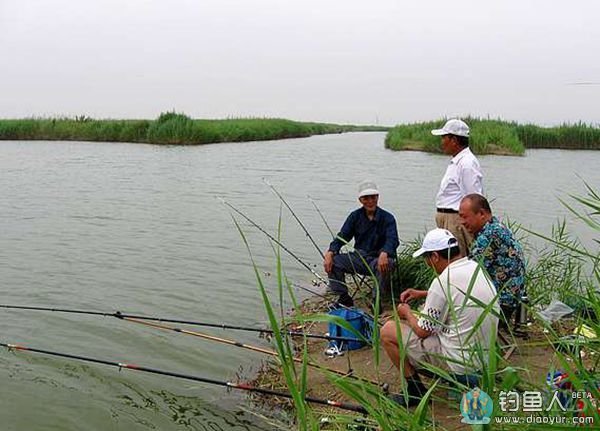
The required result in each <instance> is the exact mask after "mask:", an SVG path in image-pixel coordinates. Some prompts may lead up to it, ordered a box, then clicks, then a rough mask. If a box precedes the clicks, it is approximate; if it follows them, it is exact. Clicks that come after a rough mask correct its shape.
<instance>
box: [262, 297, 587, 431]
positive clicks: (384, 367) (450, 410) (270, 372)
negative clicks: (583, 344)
mask: <svg viewBox="0 0 600 431" xmlns="http://www.w3.org/2000/svg"><path fill="white" fill-rule="evenodd" d="M365 293H366V292H365ZM328 305H330V304H329V303H328V301H325V300H322V299H320V298H310V299H307V300H305V301H304V302H303V303H302V304H301V306H300V307H299V309H298V311H297V312H296V313H295V315H310V314H312V313H326V312H327V311H328ZM358 305H359V306H360V307H359V308H363V309H364V308H366V303H364V302H363V301H359V302H358ZM386 306H387V311H386V312H384V313H383V314H382V316H381V317H380V319H379V320H380V322H381V323H383V322H385V321H386V320H387V319H389V318H391V316H390V314H391V313H390V307H389V306H390V304H389V303H388V304H386ZM574 325H575V323H574V320H563V321H561V322H559V323H557V324H555V325H554V327H555V330H556V332H557V334H560V335H561V336H564V335H569V334H571V333H572V331H573V327H574ZM292 327H293V329H294V330H304V331H306V332H311V333H325V332H326V331H327V324H326V323H324V322H312V323H308V324H306V325H305V326H297V325H294V326H292ZM503 336H504V337H506V339H507V340H509V343H510V344H509V345H506V346H503V348H502V349H501V350H499V354H501V355H504V354H506V353H507V350H508V348H510V347H513V346H514V350H513V352H512V354H511V355H510V356H509V357H508V358H507V359H500V358H499V359H498V361H499V362H498V364H497V374H498V386H497V387H496V391H495V392H494V393H490V395H491V396H492V397H493V398H494V399H495V400H497V399H498V392H499V391H500V390H502V389H504V388H507V387H510V389H512V390H517V391H520V392H522V391H524V390H525V388H531V387H532V386H533V388H537V389H538V390H540V391H543V390H544V388H543V385H542V384H540V382H545V381H546V374H547V373H548V370H551V369H560V368H562V364H561V360H562V359H564V358H561V356H560V355H556V354H555V351H554V348H553V347H552V345H551V344H549V343H548V340H547V335H546V334H545V333H544V331H543V328H542V327H540V326H538V325H531V326H529V327H528V329H527V333H526V335H522V334H521V335H518V336H517V335H516V334H513V333H508V332H503ZM295 347H296V350H297V351H299V352H301V351H303V349H304V346H303V343H302V341H296V343H295ZM326 348H327V342H326V341H323V340H310V341H307V343H306V354H307V357H308V358H309V359H308V360H309V361H311V363H313V364H316V365H318V366H319V367H322V368H323V369H326V368H328V369H334V370H338V371H342V372H349V371H351V373H352V375H353V376H356V377H359V378H361V379H364V380H366V381H372V382H379V383H380V386H379V387H376V386H373V389H372V390H374V391H377V392H379V393H381V394H384V389H383V385H386V391H388V393H400V392H401V391H402V388H401V385H400V381H401V378H400V374H399V371H398V370H397V369H396V368H395V367H394V366H393V364H392V363H391V362H390V360H389V358H388V357H387V355H386V354H385V351H384V350H383V348H382V347H381V346H377V348H376V349H377V352H378V353H376V352H375V350H374V348H373V347H369V346H365V347H363V348H361V349H358V350H352V351H347V352H345V353H344V354H343V355H341V356H336V357H333V358H331V357H328V356H326V355H324V351H325V349H326ZM377 355H379V359H377V358H376V357H377ZM586 365H587V366H591V365H592V362H590V361H589V360H586ZM295 369H296V373H297V374H298V375H301V374H302V365H301V364H297V365H296V367H295ZM515 370H519V373H518V376H517V373H516V371H515ZM438 378H439V376H437V375H435V376H422V380H423V382H424V383H425V385H426V387H428V388H429V387H432V386H435V389H434V390H433V392H432V393H431V395H430V396H429V402H428V408H427V409H426V410H425V411H426V412H427V417H426V418H424V420H423V421H422V422H421V424H420V425H418V426H417V427H415V428H411V427H410V423H409V419H408V417H410V416H416V415H418V412H417V409H415V408H411V409H409V410H408V411H404V410H403V412H404V413H403V414H405V415H408V416H407V419H406V420H405V421H402V420H401V421H400V422H401V423H402V425H403V427H402V428H394V429H407V430H408V429H420V430H431V429H438V430H444V431H458V430H468V429H471V428H470V426H469V425H465V424H464V423H462V422H461V419H462V416H461V411H460V397H462V394H463V392H464V391H461V390H456V387H455V386H454V385H452V384H451V383H450V382H444V381H441V380H438ZM345 379H346V380H348V378H347V377H346V378H345ZM252 384H253V385H255V386H259V387H266V388H269V389H275V390H280V391H287V390H288V387H287V384H286V380H285V377H284V375H283V373H282V372H281V367H280V365H279V364H278V363H277V362H276V361H273V360H271V361H268V362H267V363H266V364H265V365H264V366H263V367H262V368H261V370H260V371H259V373H258V375H257V376H256V378H255V379H254V380H253V381H252ZM306 388H307V391H306V395H307V396H310V397H314V398H320V399H329V400H335V401H341V402H347V403H350V404H356V403H357V398H356V396H355V394H360V395H359V399H360V398H362V397H365V398H367V397H369V395H371V394H369V393H368V392H369V390H368V389H364V387H363V388H361V389H359V391H358V392H355V393H354V394H353V393H351V392H348V391H346V390H345V389H344V386H343V385H340V384H336V383H334V382H333V381H332V378H331V377H328V376H327V373H326V372H323V371H322V370H319V369H317V368H316V367H308V368H307V370H306ZM361 392H362V393H361ZM253 401H254V402H256V403H257V404H258V405H260V406H262V407H263V408H268V409H274V408H275V409H282V410H284V411H288V412H290V413H292V412H293V411H294V405H293V403H292V402H291V401H290V400H289V399H285V398H274V397H265V396H261V395H255V396H253ZM374 402H376V401H374ZM381 408H384V407H383V406H381ZM313 412H314V413H315V415H317V417H319V418H320V419H319V421H320V422H321V424H322V426H321V428H320V429H324V430H342V429H353V428H347V427H345V426H344V424H346V423H352V421H353V420H358V421H364V423H363V425H364V426H365V428H364V429H365V430H375V429H380V428H378V426H377V425H376V423H375V422H376V421H374V420H373V419H372V418H370V419H369V418H367V419H365V418H364V416H362V415H358V414H349V415H348V414H347V413H344V414H343V416H340V415H341V414H342V413H341V412H340V411H339V410H337V409H335V408H332V407H317V406H313ZM501 414H502V412H497V415H501ZM298 428H299V429H300V428H302V427H298ZM361 429H363V428H361Z"/></svg>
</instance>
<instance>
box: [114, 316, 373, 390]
mask: <svg viewBox="0 0 600 431" xmlns="http://www.w3.org/2000/svg"><path fill="white" fill-rule="evenodd" d="M123 320H127V321H128V322H133V323H139V324H140V325H145V326H150V327H152V328H157V329H162V330H165V331H172V332H177V333H180V334H186V335H192V336H194V337H199V338H203V339H205V340H211V341H216V342H217V343H222V344H228V345H230V346H235V347H239V348H241V349H246V350H252V351H254V352H259V353H264V354H266V355H270V356H279V353H277V352H276V351H275V350H270V349H265V348H262V347H257V346H252V345H250V344H245V343H241V342H239V341H235V340H230V339H227V338H221V337H215V336H214V335H208V334H203V333H202V332H196V331H188V330H187V329H181V328H175V327H173V326H168V325H163V324H160V323H152V322H147V321H144V320H139V319H132V318H129V317H126V318H123ZM292 360H293V361H294V362H298V363H302V362H303V359H302V358H297V357H292ZM306 365H308V366H310V367H313V368H319V369H321V370H326V371H329V372H331V373H333V374H337V375H339V376H342V377H350V378H352V379H356V380H361V381H365V382H369V383H371V384H374V385H376V386H379V385H380V383H379V382H376V381H374V380H369V379H364V378H362V377H358V376H355V375H353V374H351V373H352V370H350V371H349V372H344V371H340V370H336V369H334V368H327V367H322V366H321V365H319V364H317V363H316V362H312V361H307V362H306Z"/></svg>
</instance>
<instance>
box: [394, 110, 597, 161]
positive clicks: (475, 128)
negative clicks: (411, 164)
mask: <svg viewBox="0 0 600 431" xmlns="http://www.w3.org/2000/svg"><path fill="white" fill-rule="evenodd" d="M464 120H465V121H466V122H467V124H469V126H470V127H471V139H470V142H469V145H470V146H471V148H472V149H473V151H474V152H475V153H476V154H507V155H522V154H523V153H524V152H525V149H526V148H561V149H570V150H578V149H584V150H600V128H598V127H594V126H592V125H588V124H585V123H578V124H564V125H561V126H559V127H540V126H536V125H533V124H524V125H522V124H518V123H515V122H507V121H502V120H489V119H481V118H470V117H469V118H465V119H464ZM444 123H445V120H438V121H430V122H422V123H414V124H402V125H398V126H395V127H394V128H392V129H391V130H390V131H389V132H388V134H387V136H386V139H385V146H386V148H389V149H392V150H420V151H427V152H432V153H440V152H441V149H440V137H439V136H433V135H432V134H431V130H433V129H439V128H441V127H442V126H443V124H444Z"/></svg>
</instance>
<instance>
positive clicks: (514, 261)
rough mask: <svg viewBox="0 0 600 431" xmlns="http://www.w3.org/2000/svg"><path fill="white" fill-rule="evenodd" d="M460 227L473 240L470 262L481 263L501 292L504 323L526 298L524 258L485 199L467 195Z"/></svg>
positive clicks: (519, 245) (475, 195)
mask: <svg viewBox="0 0 600 431" xmlns="http://www.w3.org/2000/svg"><path fill="white" fill-rule="evenodd" d="M459 216H460V218H461V223H462V224H463V226H464V227H465V228H466V229H467V230H468V231H469V232H471V234H472V235H473V236H474V240H473V243H472V244H471V247H470V250H469V258H470V259H473V260H476V261H480V262H482V264H483V267H484V268H485V269H486V271H487V272H488V274H489V275H490V277H491V279H492V282H493V283H494V286H495V287H496V290H497V291H498V292H500V307H501V309H502V312H503V313H504V316H505V319H506V322H510V320H511V317H512V315H513V313H514V312H515V310H516V309H517V306H518V304H519V301H520V300H521V298H522V297H523V296H524V295H525V258H524V256H523V248H522V247H521V244H519V242H518V241H517V240H516V239H515V237H514V235H513V233H512V232H511V231H510V229H509V228H507V227H506V226H505V225H503V224H502V223H500V222H499V221H498V219H497V218H496V217H494V216H493V215H492V210H491V208H490V204H489V202H488V201H487V199H486V198H485V197H483V196H481V195H480V194H477V193H473V194H469V195H466V196H465V197H464V198H463V199H462V200H461V203H460V207H459Z"/></svg>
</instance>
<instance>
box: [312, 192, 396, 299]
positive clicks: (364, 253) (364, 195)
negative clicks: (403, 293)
mask: <svg viewBox="0 0 600 431" xmlns="http://www.w3.org/2000/svg"><path fill="white" fill-rule="evenodd" d="M358 200H359V202H360V203H361V204H362V207H361V208H359V209H357V210H355V211H353V212H351V213H350V215H349V216H348V218H347V219H346V221H345V222H344V225H343V226H342V229H341V230H340V232H339V233H338V234H337V237H336V238H335V239H334V240H333V241H332V242H331V244H330V245H329V249H328V250H327V252H326V253H325V259H324V261H323V267H324V269H325V272H326V273H327V275H329V288H330V290H331V291H332V292H333V293H335V294H337V295H339V298H338V303H339V304H341V305H344V306H346V307H352V306H353V305H354V301H353V299H352V297H351V296H350V295H349V294H348V287H347V286H346V282H345V276H346V274H348V273H356V274H362V275H370V274H371V273H372V274H374V275H375V277H376V278H377V285H378V287H379V292H380V294H381V293H382V292H383V289H384V288H385V287H387V285H388V284H389V280H390V274H391V272H392V268H393V265H394V259H395V258H396V249H397V248H398V244H399V242H398V230H397V228H396V219H395V218H394V216H393V215H392V214H390V213H389V212H387V211H385V210H384V209H382V208H379V207H378V206H377V203H378V202H379V191H378V190H377V185H376V184H375V183H373V182H371V181H363V182H362V183H360V185H359V187H358ZM353 238H354V250H355V251H354V252H351V253H340V249H341V248H342V246H344V245H345V244H347V243H348V242H349V241H350V240H352V239H353ZM376 294H377V291H376V290H375V289H373V298H375V295H376Z"/></svg>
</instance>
